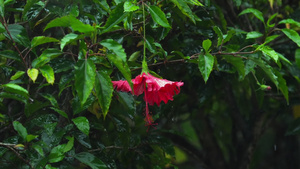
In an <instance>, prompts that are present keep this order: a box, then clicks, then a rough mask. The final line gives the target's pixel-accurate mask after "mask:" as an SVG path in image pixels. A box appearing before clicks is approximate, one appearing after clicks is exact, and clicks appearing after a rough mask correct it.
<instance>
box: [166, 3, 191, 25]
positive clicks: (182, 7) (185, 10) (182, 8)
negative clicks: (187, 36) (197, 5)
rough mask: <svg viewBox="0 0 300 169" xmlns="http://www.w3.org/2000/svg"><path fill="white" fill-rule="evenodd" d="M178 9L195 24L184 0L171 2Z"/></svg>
mask: <svg viewBox="0 0 300 169" xmlns="http://www.w3.org/2000/svg"><path fill="white" fill-rule="evenodd" d="M171 1H172V2H173V3H174V4H175V5H176V6H177V7H178V8H179V9H180V11H181V12H182V13H183V14H184V15H186V16H187V17H189V18H190V19H191V21H193V23H196V21H195V18H194V15H193V12H192V10H191V8H190V7H189V6H188V4H187V3H186V2H185V1H184V0H171Z"/></svg>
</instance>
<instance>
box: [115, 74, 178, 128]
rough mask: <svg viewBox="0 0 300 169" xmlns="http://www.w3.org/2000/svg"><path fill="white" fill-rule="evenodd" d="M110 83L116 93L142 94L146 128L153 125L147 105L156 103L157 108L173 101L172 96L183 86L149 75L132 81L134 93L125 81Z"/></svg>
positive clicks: (142, 75) (143, 75) (139, 76)
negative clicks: (162, 103) (144, 103)
mask: <svg viewBox="0 0 300 169" xmlns="http://www.w3.org/2000/svg"><path fill="white" fill-rule="evenodd" d="M112 83H113V86H114V88H116V90H118V91H123V92H131V93H133V94H134V95H137V96H139V95H141V94H142V93H144V100H145V102H146V113H145V121H146V126H152V125H153V119H152V116H151V114H150V113H149V109H148V104H149V105H154V103H156V104H157V106H159V105H160V103H161V102H162V101H163V102H164V103H165V104H166V103H167V102H168V101H169V100H173V97H174V95H175V94H178V93H179V92H180V87H181V86H182V85H183V82H173V81H169V80H166V79H160V78H157V77H154V76H152V75H150V74H149V73H142V74H141V75H138V76H137V77H135V78H134V79H132V83H133V90H134V92H132V90H131V88H130V86H129V84H128V82H127V81H125V80H119V81H112Z"/></svg>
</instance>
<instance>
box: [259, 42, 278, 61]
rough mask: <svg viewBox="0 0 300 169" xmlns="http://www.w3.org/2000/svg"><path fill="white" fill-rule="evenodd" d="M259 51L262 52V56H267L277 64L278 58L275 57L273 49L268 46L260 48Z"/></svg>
mask: <svg viewBox="0 0 300 169" xmlns="http://www.w3.org/2000/svg"><path fill="white" fill-rule="evenodd" d="M259 50H260V51H262V52H263V54H265V55H268V56H269V57H270V58H272V59H273V60H274V61H275V62H276V63H277V61H278V58H279V56H278V55H277V53H276V52H275V50H274V49H272V48H271V47H269V46H261V47H260V48H259Z"/></svg>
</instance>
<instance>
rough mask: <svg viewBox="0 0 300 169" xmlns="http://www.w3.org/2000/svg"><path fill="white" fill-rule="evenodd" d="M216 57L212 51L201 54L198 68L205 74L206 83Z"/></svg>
mask: <svg viewBox="0 0 300 169" xmlns="http://www.w3.org/2000/svg"><path fill="white" fill-rule="evenodd" d="M214 60H215V59H214V57H213V56H212V55H211V54H210V53H206V54H205V55H204V54H200V55H199V58H198V68H199V70H200V72H201V74H202V76H203V79H204V81H205V83H206V82H207V80H208V78H209V75H210V73H211V71H212V69H213V66H214Z"/></svg>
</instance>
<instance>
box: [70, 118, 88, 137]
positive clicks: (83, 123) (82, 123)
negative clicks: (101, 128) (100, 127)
mask: <svg viewBox="0 0 300 169" xmlns="http://www.w3.org/2000/svg"><path fill="white" fill-rule="evenodd" d="M72 121H73V122H74V124H75V125H76V127H77V128H78V129H79V130H80V131H82V132H83V133H84V134H86V135H89V132H90V123H89V121H88V119H87V118H86V117H77V118H75V119H72Z"/></svg>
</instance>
